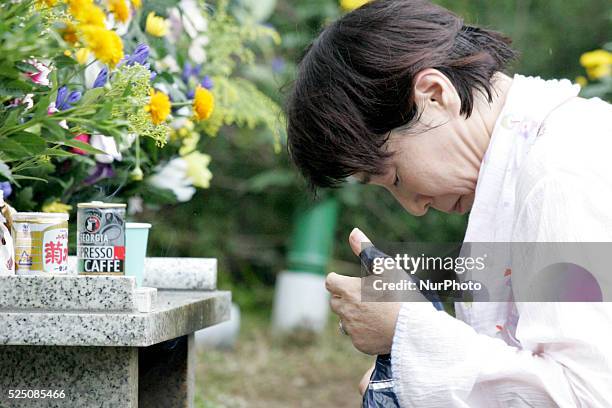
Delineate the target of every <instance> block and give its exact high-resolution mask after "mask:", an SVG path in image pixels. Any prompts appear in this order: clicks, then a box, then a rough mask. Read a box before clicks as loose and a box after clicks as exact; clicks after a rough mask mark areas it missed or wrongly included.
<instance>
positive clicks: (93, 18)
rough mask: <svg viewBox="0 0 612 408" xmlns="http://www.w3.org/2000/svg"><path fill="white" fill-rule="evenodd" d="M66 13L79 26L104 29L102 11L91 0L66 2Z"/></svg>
mask: <svg viewBox="0 0 612 408" xmlns="http://www.w3.org/2000/svg"><path fill="white" fill-rule="evenodd" d="M66 3H68V12H69V13H70V14H72V16H73V17H74V18H75V19H76V20H77V21H78V22H79V23H81V24H85V25H94V26H98V27H104V26H105V25H104V19H105V17H106V16H105V14H104V11H102V9H101V8H100V7H98V6H96V4H95V3H94V2H93V0H66Z"/></svg>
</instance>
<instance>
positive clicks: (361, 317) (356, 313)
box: [325, 228, 401, 355]
mask: <svg viewBox="0 0 612 408" xmlns="http://www.w3.org/2000/svg"><path fill="white" fill-rule="evenodd" d="M366 241H369V240H368V238H367V237H366V236H365V235H364V233H363V232H361V231H360V230H358V229H357V228H355V229H354V230H353V231H352V232H351V235H350V236H349V242H350V244H351V248H352V249H353V252H354V253H355V255H359V253H360V251H361V243H362V242H366ZM325 286H326V287H327V290H328V291H329V292H330V293H331V295H332V298H331V301H330V303H331V308H332V310H333V311H334V312H335V313H336V314H337V315H338V316H339V317H340V321H341V322H342V326H343V327H344V330H345V331H346V332H347V334H348V335H349V336H351V341H352V342H353V345H354V346H355V348H356V349H357V350H359V351H361V352H363V353H366V354H371V355H376V354H388V353H389V352H390V351H391V344H392V343H393V334H394V332H395V322H396V320H397V316H398V314H399V309H400V305H401V303H393V302H361V279H360V278H353V277H349V276H342V275H338V274H337V273H333V272H332V273H330V274H329V275H327V279H326V280H325Z"/></svg>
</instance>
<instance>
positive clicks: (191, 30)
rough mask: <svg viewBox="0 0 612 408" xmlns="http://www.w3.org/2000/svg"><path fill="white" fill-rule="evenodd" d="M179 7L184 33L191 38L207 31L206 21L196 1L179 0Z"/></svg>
mask: <svg viewBox="0 0 612 408" xmlns="http://www.w3.org/2000/svg"><path fill="white" fill-rule="evenodd" d="M180 7H181V9H182V10H183V25H184V27H185V31H186V32H187V34H188V35H189V36H190V37H191V38H194V37H196V36H197V35H198V33H202V32H205V31H206V30H208V21H207V20H206V17H204V15H203V14H202V12H201V11H200V6H199V5H198V3H197V2H196V0H181V3H180Z"/></svg>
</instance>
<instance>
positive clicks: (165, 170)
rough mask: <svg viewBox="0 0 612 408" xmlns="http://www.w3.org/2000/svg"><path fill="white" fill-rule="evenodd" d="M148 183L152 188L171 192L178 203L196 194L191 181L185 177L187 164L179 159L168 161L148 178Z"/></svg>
mask: <svg viewBox="0 0 612 408" xmlns="http://www.w3.org/2000/svg"><path fill="white" fill-rule="evenodd" d="M148 182H149V184H151V185H152V186H154V187H157V188H161V189H166V190H171V191H172V192H173V193H174V195H175V196H176V199H177V200H178V201H180V202H185V201H189V200H191V197H193V195H194V194H195V192H196V189H195V187H193V185H192V182H191V179H190V178H189V177H187V162H186V161H185V160H184V159H183V158H181V157H177V158H174V159H172V160H170V161H169V162H168V163H167V164H166V165H165V166H163V167H162V168H160V169H159V171H158V172H157V173H156V174H154V175H153V176H151V177H149V179H148Z"/></svg>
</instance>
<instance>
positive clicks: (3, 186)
mask: <svg viewBox="0 0 612 408" xmlns="http://www.w3.org/2000/svg"><path fill="white" fill-rule="evenodd" d="M0 190H2V191H3V192H4V198H7V197H8V196H10V195H11V193H12V192H13V187H11V183H9V182H8V181H2V182H0Z"/></svg>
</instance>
